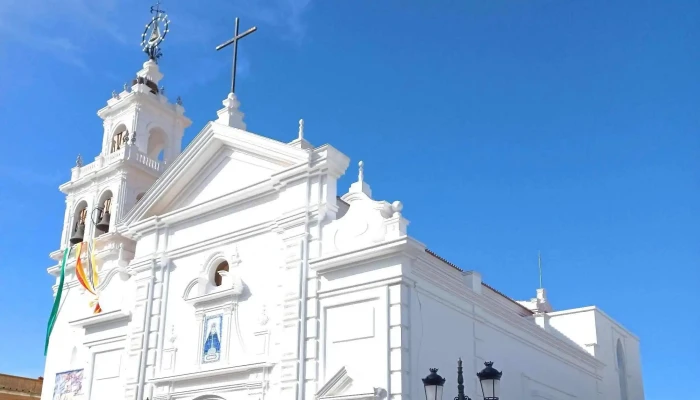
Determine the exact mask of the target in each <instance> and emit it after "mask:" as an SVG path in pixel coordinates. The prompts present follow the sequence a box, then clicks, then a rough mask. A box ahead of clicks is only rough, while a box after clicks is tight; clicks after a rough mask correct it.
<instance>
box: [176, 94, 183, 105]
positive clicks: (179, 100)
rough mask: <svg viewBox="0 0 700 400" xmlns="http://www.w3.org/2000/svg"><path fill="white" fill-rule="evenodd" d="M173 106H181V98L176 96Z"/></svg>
mask: <svg viewBox="0 0 700 400" xmlns="http://www.w3.org/2000/svg"><path fill="white" fill-rule="evenodd" d="M175 104H177V105H178V106H181V105H182V97H180V96H177V100H175Z"/></svg>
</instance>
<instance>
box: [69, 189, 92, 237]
mask: <svg viewBox="0 0 700 400" xmlns="http://www.w3.org/2000/svg"><path fill="white" fill-rule="evenodd" d="M87 207H88V204H87V201H85V200H81V201H79V202H78V204H77V205H76V206H75V208H74V209H73V217H72V218H71V222H70V224H71V225H70V227H71V229H70V243H71V244H76V243H80V242H82V241H83V239H84V237H85V220H86V218H88V215H87V213H88V210H87Z"/></svg>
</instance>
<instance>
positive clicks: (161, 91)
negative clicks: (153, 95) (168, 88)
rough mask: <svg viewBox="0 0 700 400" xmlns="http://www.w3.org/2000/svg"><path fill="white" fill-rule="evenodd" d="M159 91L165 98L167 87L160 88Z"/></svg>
mask: <svg viewBox="0 0 700 400" xmlns="http://www.w3.org/2000/svg"><path fill="white" fill-rule="evenodd" d="M158 91H159V92H160V94H162V95H163V96H165V86H161V87H160V88H158Z"/></svg>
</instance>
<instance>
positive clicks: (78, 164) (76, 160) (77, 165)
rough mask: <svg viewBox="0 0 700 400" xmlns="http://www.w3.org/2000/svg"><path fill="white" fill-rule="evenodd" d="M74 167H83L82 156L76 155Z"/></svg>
mask: <svg viewBox="0 0 700 400" xmlns="http://www.w3.org/2000/svg"><path fill="white" fill-rule="evenodd" d="M75 166H76V167H78V168H80V167H82V166H83V156H81V155H80V154H78V157H77V158H76V159H75Z"/></svg>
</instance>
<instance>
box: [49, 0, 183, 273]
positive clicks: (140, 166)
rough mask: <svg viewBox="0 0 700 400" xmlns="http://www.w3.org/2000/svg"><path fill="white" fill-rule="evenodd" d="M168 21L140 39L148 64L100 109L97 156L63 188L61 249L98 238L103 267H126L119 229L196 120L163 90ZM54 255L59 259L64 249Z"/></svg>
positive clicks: (79, 163) (153, 24) (128, 246)
mask: <svg viewBox="0 0 700 400" xmlns="http://www.w3.org/2000/svg"><path fill="white" fill-rule="evenodd" d="M152 11H153V10H152ZM168 24H169V22H168V20H167V16H166V15H165V14H164V12H162V11H160V10H156V12H155V16H154V17H153V18H152V20H151V21H150V23H149V24H148V25H147V26H146V32H144V35H143V43H142V44H143V46H144V48H143V50H144V52H145V53H146V54H148V61H146V62H145V63H144V64H143V68H142V69H141V70H139V71H138V72H137V73H136V76H135V77H134V78H133V80H132V81H131V84H130V85H129V84H124V88H123V90H122V91H121V92H120V93H117V92H116V91H114V92H112V96H111V98H110V99H109V100H108V101H107V105H106V106H105V107H103V108H102V109H100V110H99V111H98V112H97V115H98V116H99V117H100V118H101V119H102V121H103V123H102V126H103V132H102V146H101V149H100V151H99V153H98V154H97V156H96V157H95V159H94V161H92V162H90V163H87V164H86V163H83V159H82V157H81V156H78V159H77V160H76V165H75V167H74V168H73V169H72V170H71V179H70V181H69V182H67V183H65V184H63V185H61V186H60V188H59V189H60V190H61V191H62V192H63V193H65V194H66V211H65V216H64V226H63V233H62V235H61V244H60V249H65V248H66V247H68V246H71V245H73V244H76V243H80V242H92V241H93V240H94V241H95V254H96V255H97V257H98V259H99V258H102V259H103V261H105V262H103V263H102V269H104V268H109V264H110V263H109V262H106V261H109V260H116V261H119V264H120V265H125V263H124V262H126V261H128V260H129V259H130V258H131V254H132V253H133V246H134V244H133V243H131V242H130V241H129V240H128V239H125V238H123V237H121V235H119V234H118V233H117V232H115V231H116V229H115V228H116V226H117V224H118V222H119V220H120V219H121V218H123V217H124V215H125V214H126V213H128V212H129V210H130V209H131V208H132V207H133V206H134V205H135V204H136V202H138V201H139V200H140V199H141V196H143V194H144V193H145V192H146V191H147V190H148V189H149V188H150V187H151V185H153V183H154V182H155V181H156V180H157V179H158V178H159V177H160V176H161V174H162V173H163V171H165V169H166V168H167V167H168V166H169V165H170V163H172V161H173V160H174V159H175V158H176V157H177V156H178V155H179V154H180V152H181V148H182V136H183V134H184V131H185V129H186V128H187V127H189V126H190V125H191V123H192V121H191V120H190V119H189V118H187V117H186V116H185V115H184V112H185V109H184V108H183V106H182V101H181V100H180V98H179V97H178V98H177V100H176V101H175V102H170V101H169V100H168V98H167V97H166V95H165V88H164V87H163V86H159V85H160V82H161V80H162V79H163V74H162V73H161V72H160V69H159V66H158V63H157V60H158V58H159V57H160V55H161V52H160V49H159V48H158V45H159V44H160V43H161V42H162V40H163V39H164V38H165V35H167V33H168ZM149 30H150V31H151V32H150V35H147V33H148V31H149ZM130 253H131V254H130ZM51 256H52V258H54V259H56V260H58V259H59V258H60V256H61V251H56V252H54V253H52V255H51Z"/></svg>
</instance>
